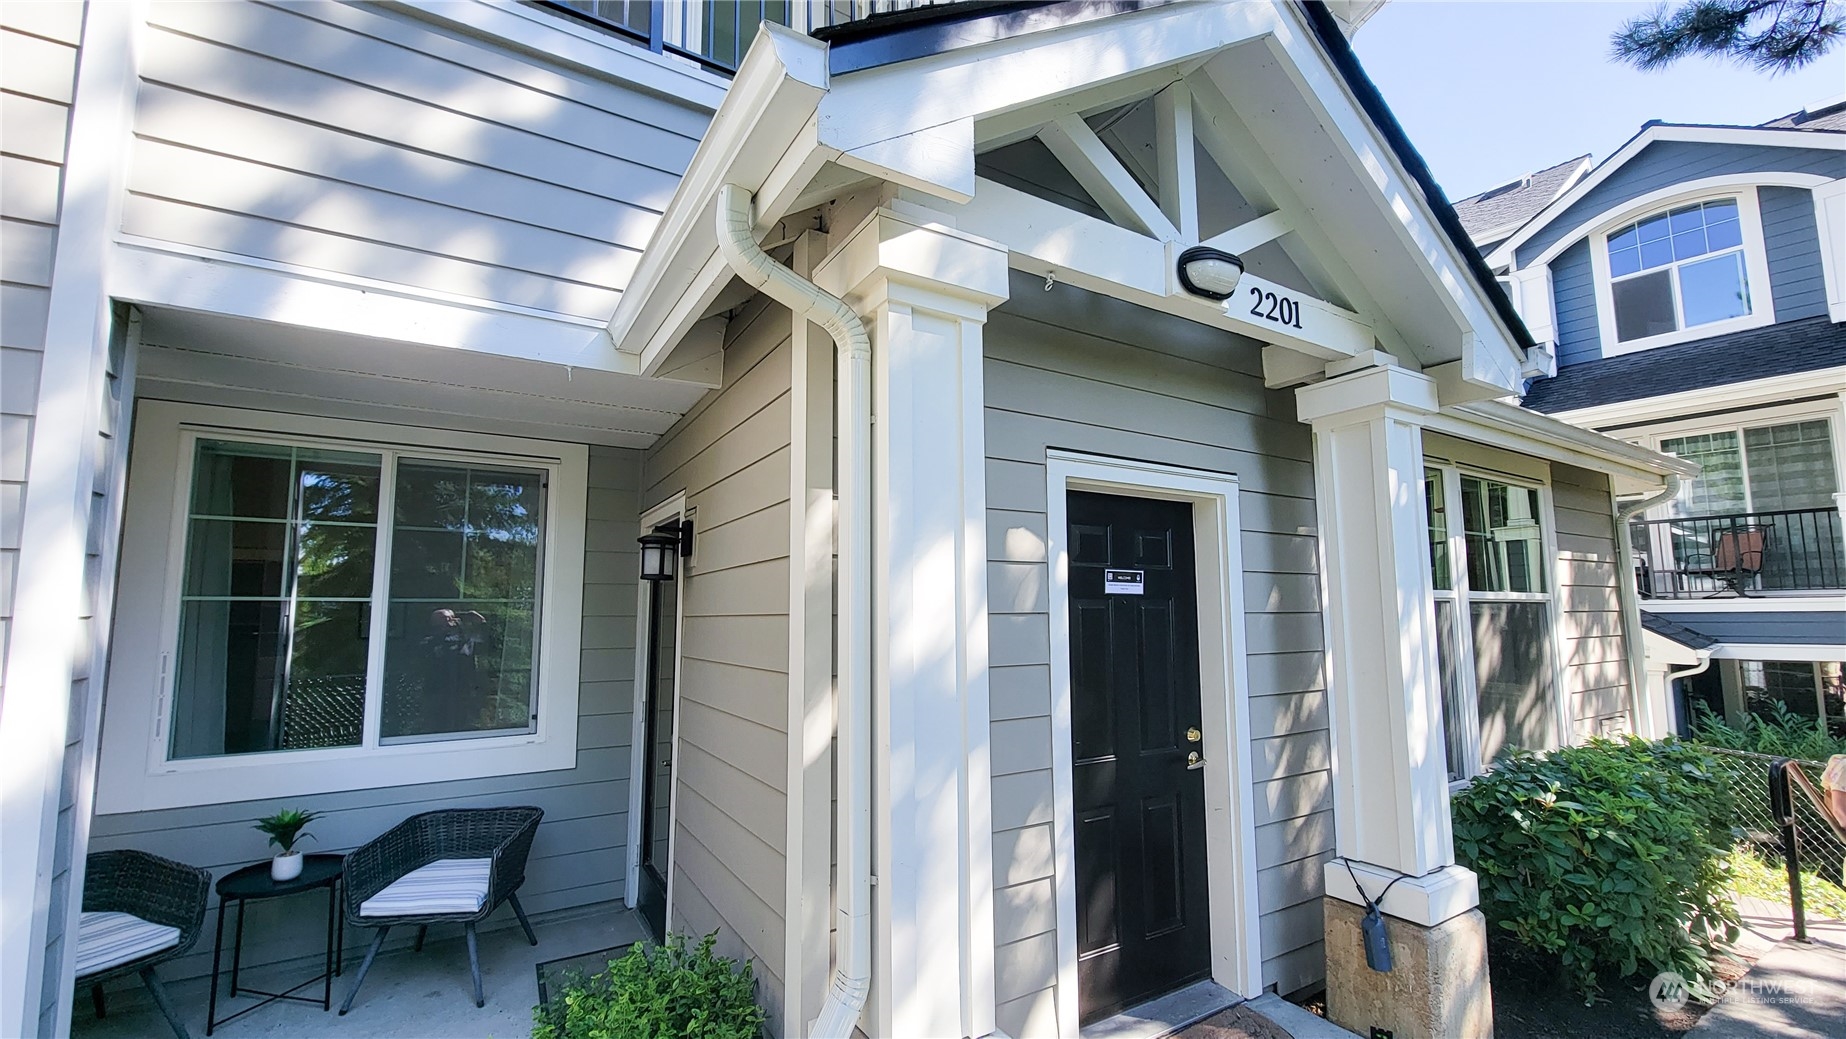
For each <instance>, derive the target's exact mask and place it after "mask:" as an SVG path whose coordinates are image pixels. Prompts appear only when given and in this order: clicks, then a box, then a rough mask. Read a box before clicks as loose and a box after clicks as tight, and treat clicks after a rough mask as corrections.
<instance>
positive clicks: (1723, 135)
mask: <svg viewBox="0 0 1846 1039" xmlns="http://www.w3.org/2000/svg"><path fill="white" fill-rule="evenodd" d="M1656 141H1685V142H1690V143H1704V144H1751V145H1768V146H1772V147H1786V148H1818V149H1822V150H1827V151H1846V132H1839V131H1832V130H1798V129H1789V128H1773V129H1771V128H1762V127H1740V126H1697V125H1690V124H1682V123H1661V122H1651V123H1648V124H1647V125H1646V126H1644V127H1642V128H1641V131H1640V132H1639V133H1637V134H1635V135H1634V136H1633V137H1630V138H1629V139H1628V140H1627V142H1626V143H1624V144H1623V145H1622V146H1621V147H1620V148H1617V149H1616V150H1615V153H1614V154H1612V155H1610V156H1609V157H1608V158H1607V159H1604V160H1603V161H1602V164H1601V165H1599V166H1597V167H1596V169H1594V170H1592V171H1591V172H1590V174H1589V175H1588V176H1586V177H1583V178H1582V179H1581V180H1579V181H1577V183H1576V184H1574V185H1572V186H1571V188H1570V190H1568V191H1566V192H1564V193H1563V194H1561V195H1559V196H1558V197H1557V198H1555V199H1553V200H1552V201H1551V204H1550V205H1547V206H1546V207H1545V208H1544V209H1541V210H1539V211H1538V212H1537V213H1536V214H1534V215H1533V216H1532V218H1531V219H1530V220H1527V221H1526V222H1525V224H1524V225H1522V226H1521V227H1520V229H1519V230H1518V231H1516V232H1514V233H1513V235H1512V237H1510V238H1508V239H1507V240H1506V241H1504V242H1502V243H1500V245H1498V246H1497V247H1495V248H1494V250H1493V252H1492V253H1491V254H1489V255H1488V257H1487V264H1488V265H1489V266H1490V267H1493V268H1496V269H1497V268H1500V267H1505V266H1508V265H1510V264H1512V263H1513V262H1514V259H1515V255H1516V253H1517V251H1518V249H1519V247H1520V246H1522V245H1524V244H1525V243H1526V242H1527V241H1529V240H1531V239H1532V237H1533V236H1535V235H1537V234H1538V232H1539V231H1541V230H1543V229H1544V228H1545V227H1547V226H1548V225H1549V224H1550V223H1551V221H1552V220H1554V219H1556V218H1557V217H1558V216H1559V215H1561V214H1562V213H1563V212H1564V211H1565V210H1567V209H1569V208H1570V207H1571V206H1572V205H1573V204H1575V203H1576V202H1577V200H1579V199H1581V198H1583V197H1584V196H1585V195H1587V194H1589V193H1590V191H1592V190H1593V189H1595V187H1596V186H1597V185H1599V184H1601V183H1602V182H1603V181H1605V180H1608V179H1609V178H1610V177H1611V176H1613V175H1614V174H1615V172H1616V171H1617V170H1619V169H1621V168H1622V167H1623V166H1625V165H1627V163H1628V161H1629V160H1630V159H1633V158H1634V157H1635V156H1637V155H1639V154H1641V152H1642V151H1643V150H1644V149H1646V148H1647V146H1648V145H1650V144H1653V143H1654V142H1656ZM1533 262H1538V261H1533ZM1528 266H1529V264H1528Z"/></svg>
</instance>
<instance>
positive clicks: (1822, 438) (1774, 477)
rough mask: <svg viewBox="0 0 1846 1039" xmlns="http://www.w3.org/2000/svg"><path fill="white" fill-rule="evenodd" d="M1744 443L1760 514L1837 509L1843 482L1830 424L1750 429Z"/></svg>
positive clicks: (1822, 421) (1819, 421)
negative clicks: (1836, 494) (1836, 466)
mask: <svg viewBox="0 0 1846 1039" xmlns="http://www.w3.org/2000/svg"><path fill="white" fill-rule="evenodd" d="M1743 442H1744V449H1745V453H1746V454H1747V455H1748V457H1749V473H1748V478H1749V481H1750V497H1751V499H1752V501H1753V502H1754V503H1755V505H1756V511H1758V512H1774V511H1776V510H1778V509H1825V508H1831V507H1832V506H1833V504H1834V502H1833V494H1834V492H1835V491H1837V490H1839V486H1838V483H1839V481H1838V479H1837V478H1836V476H1835V471H1834V467H1833V440H1832V438H1831V437H1830V436H1829V435H1828V429H1827V422H1826V420H1825V419H1814V420H1812V421H1808V422H1791V423H1788V424H1786V425H1780V426H1759V427H1757V428H1756V429H1746V430H1744V431H1743Z"/></svg>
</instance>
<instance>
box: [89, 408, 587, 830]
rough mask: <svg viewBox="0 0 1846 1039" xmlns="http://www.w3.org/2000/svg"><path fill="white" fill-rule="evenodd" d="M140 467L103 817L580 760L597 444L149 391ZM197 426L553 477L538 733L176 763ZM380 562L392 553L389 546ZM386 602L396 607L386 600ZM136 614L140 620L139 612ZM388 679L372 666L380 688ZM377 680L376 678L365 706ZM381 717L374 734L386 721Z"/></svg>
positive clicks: (117, 642)
mask: <svg viewBox="0 0 1846 1039" xmlns="http://www.w3.org/2000/svg"><path fill="white" fill-rule="evenodd" d="M137 412H138V413H137V415H136V430H135V446H134V451H135V457H136V471H137V476H136V478H135V479H133V480H131V481H130V484H129V490H128V502H127V515H128V520H127V524H126V526H125V528H124V533H123V550H122V572H121V578H120V586H119V592H118V602H119V608H118V613H117V617H118V624H117V626H116V632H115V638H114V643H113V649H112V660H113V662H114V665H115V666H113V667H112V668H111V669H110V676H109V689H108V694H107V696H106V698H105V700H104V729H103V748H102V754H101V755H100V762H99V769H100V774H99V777H98V782H97V787H96V811H97V812H98V813H99V814H105V815H106V814H113V813H121V812H136V811H147V810H152V809H160V808H180V807H190V806H195V805H209V804H222V803H227V802H232V801H248V800H256V799H261V798H268V797H288V796H295V795H301V794H309V793H314V794H321V793H328V792H332V791H339V790H364V789H372V788H377V787H390V786H400V785H405V784H413V783H431V782H440V781H443V780H451V779H468V778H478V777H482V776H501V775H517V774H522V773H528V772H544V771H552V770H557V769H567V768H571V767H574V765H575V764H576V757H577V698H578V665H579V660H578V655H579V649H580V645H581V641H582V613H583V559H584V556H583V552H584V534H585V527H586V516H587V512H586V502H587V496H588V492H587V487H588V482H589V451H588V449H587V448H586V447H584V446H582V445H579V444H563V443H556V442H550V441H541V440H526V439H518V438H512V437H502V436H496V435H489V434H483V433H462V432H456V431H452V430H438V429H425V428H415V427H409V426H394V425H386V424H383V423H374V422H349V421H344V420H339V419H332V418H319V417H308V416H300V415H284V414H279V413H270V412H261V411H247V410H243V409H237V408H221V407H206V406H200V405H188V404H178V403H172V402H167V401H146V402H144V403H143V404H141V406H140V407H139V408H138V409H137ZM200 431H206V432H208V433H210V434H211V435H213V436H221V437H224V438H228V439H238V438H240V437H244V438H253V439H259V440H276V439H283V440H288V441H313V442H315V443H316V444H324V445H326V446H329V447H337V448H358V449H362V450H363V449H372V450H377V449H380V448H383V449H385V450H396V449H402V450H407V451H413V452H415V453H416V454H417V455H418V456H420V457H421V456H425V455H429V456H435V457H450V458H471V459H475V460H481V459H485V460H489V461H492V462H497V463H509V464H517V465H519V466H522V467H526V468H533V469H540V470H543V471H544V472H546V473H547V474H548V477H549V485H550V486H549V489H548V491H547V500H546V506H545V511H546V516H545V523H544V530H545V539H546V540H545V544H544V547H543V549H542V551H541V564H540V582H541V585H540V587H541V589H542V590H541V593H540V600H539V609H538V612H539V616H540V617H541V618H542V621H541V623H540V625H539V632H538V641H537V647H536V649H537V652H536V654H535V666H536V667H537V669H538V672H539V677H538V689H537V693H536V703H535V712H536V714H537V720H536V722H535V723H534V726H533V729H532V731H531V732H524V733H516V734H511V735H501V736H484V737H477V738H462V739H450V740H433V741H429V742H416V743H394V744H383V743H380V742H379V740H378V739H377V738H376V737H375V736H374V737H372V738H369V739H368V740H367V741H366V742H365V743H363V744H362V745H360V746H354V747H337V748H317V749H311V750H308V749H304V750H289V751H271V752H262V753H246V754H227V755H220V756H214V757H198V758H173V757H172V756H171V754H170V753H169V750H168V736H169V729H170V725H169V723H168V721H167V715H168V712H169V711H170V710H171V705H172V704H173V703H174V702H175V697H174V690H173V689H172V677H173V675H174V674H175V672H176V670H177V669H176V668H175V667H174V664H173V657H174V652H173V647H174V646H175V645H177V639H178V626H179V608H178V607H179V600H180V594H179V593H180V583H179V582H180V573H181V570H182V566H183V560H184V553H185V548H186V537H185V533H186V509H187V506H188V497H189V495H188V494H187V493H185V492H187V491H189V490H190V487H191V475H190V474H191V467H192V456H191V453H190V450H189V449H188V447H187V445H189V443H190V441H191V439H192V437H193V436H194V435H196V434H197V433H198V432H200ZM375 565H376V568H377V569H378V570H379V571H380V572H385V573H388V572H389V567H390V560H389V558H388V557H386V556H384V555H381V556H380V557H379V559H378V560H377V562H376V564H375ZM379 612H380V613H382V612H383V611H379ZM131 618H132V619H135V621H134V622H132V623H131V622H130V620H131ZM381 677H382V676H381V675H380V674H376V673H374V674H371V675H370V676H369V677H368V687H371V686H376V685H377V684H378V683H379V681H380V680H381ZM377 698H378V697H377V691H376V690H375V689H371V688H368V694H367V710H368V714H375V712H376V710H377V706H376V703H375V701H376V700H377ZM376 728H377V727H376V725H375V724H370V723H368V726H367V731H368V733H372V732H375V730H376Z"/></svg>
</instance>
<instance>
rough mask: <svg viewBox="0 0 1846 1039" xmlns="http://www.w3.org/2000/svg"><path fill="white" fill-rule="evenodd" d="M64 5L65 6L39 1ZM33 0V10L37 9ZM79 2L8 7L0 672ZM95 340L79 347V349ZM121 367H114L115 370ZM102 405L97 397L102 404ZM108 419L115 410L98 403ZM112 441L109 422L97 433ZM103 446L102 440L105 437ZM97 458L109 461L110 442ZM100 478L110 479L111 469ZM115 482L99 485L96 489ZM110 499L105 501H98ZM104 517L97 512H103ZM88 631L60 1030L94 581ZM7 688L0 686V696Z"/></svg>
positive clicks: (47, 984) (69, 759)
mask: <svg viewBox="0 0 1846 1039" xmlns="http://www.w3.org/2000/svg"><path fill="white" fill-rule="evenodd" d="M54 6H55V7H57V8H58V9H57V10H47V9H42V8H51V7H54ZM29 8H34V9H29ZM82 19H83V5H81V4H63V5H50V4H45V5H27V4H7V5H5V6H4V7H0V126H3V127H4V128H5V136H4V137H3V138H0V676H4V675H5V673H6V670H7V667H6V658H7V651H8V648H9V638H10V633H11V629H12V619H13V600H14V595H15V592H16V588H15V584H16V583H17V581H16V578H17V571H18V563H19V547H20V527H21V524H22V522H23V518H24V510H25V499H26V489H27V480H28V477H29V475H30V474H29V469H30V466H29V458H30V455H31V449H32V436H33V432H34V428H35V419H36V416H37V414H38V410H39V407H38V403H39V402H38V398H39V376H40V372H41V370H42V369H43V367H44V366H43V363H42V361H43V358H44V351H45V346H46V343H45V317H46V312H47V306H48V304H49V301H50V297H51V289H50V285H51V272H52V258H53V251H54V249H55V248H56V245H57V225H58V215H59V208H60V205H61V202H62V199H61V194H62V189H63V172H64V170H63V163H64V153H65V144H66V139H67V136H68V125H69V118H70V105H71V99H72V95H73V93H74V92H75V87H76V73H77V54H78V46H79V43H80V38H81V34H82ZM86 345H87V344H72V346H73V348H76V349H82V348H85V346H86ZM113 374H114V373H113V372H111V375H113ZM98 403H99V405H100V403H101V402H98ZM98 414H99V415H101V416H102V418H103V419H104V421H105V422H107V421H108V420H109V419H110V418H113V417H114V415H115V412H114V411H113V410H112V409H104V408H102V407H100V406H99V408H98ZM101 432H102V434H103V435H104V436H105V437H108V436H110V435H111V434H113V432H114V431H113V429H109V428H105V429H103V430H101ZM104 446H105V447H106V446H107V445H106V444H105V445H104ZM99 457H101V458H104V459H106V458H108V457H109V453H108V452H107V451H106V450H105V451H103V452H102V453H101V454H100V455H99ZM102 468H103V473H102V476H103V478H104V480H105V481H106V480H107V466H106V465H105V466H103V467H102ZM106 487H107V483H106V482H105V483H104V484H102V485H99V487H98V488H97V490H98V492H99V494H100V492H101V491H102V490H103V489H105V488H106ZM99 504H102V503H99ZM98 514H100V513H98ZM101 533H102V531H101V529H100V525H98V527H97V529H94V530H91V531H90V532H89V534H90V537H89V538H88V543H87V545H86V548H87V549H88V552H89V557H90V559H89V563H90V565H88V566H86V568H85V572H86V575H89V576H90V577H92V578H93V577H94V575H95V574H97V572H98V570H99V567H98V566H97V565H96V560H97V558H98V550H99V541H98V538H99V537H100V535H101ZM85 593H86V594H85V595H84V599H83V602H84V628H83V631H82V634H81V637H80V641H79V642H78V645H77V647H76V652H75V654H74V657H73V659H74V660H76V661H78V664H77V666H76V668H75V670H74V671H73V673H72V678H73V681H72V683H71V685H70V687H69V690H68V692H69V694H70V701H69V704H70V722H69V727H68V728H67V729H66V730H65V731H66V742H65V747H64V767H63V773H62V775H63V781H62V789H61V791H60V793H59V799H58V812H57V817H56V819H55V820H54V821H53V824H52V825H53V829H52V834H51V839H52V841H53V857H52V864H51V875H50V877H49V878H47V880H46V883H47V886H48V887H49V890H50V909H49V912H48V915H47V917H46V929H45V959H44V963H45V973H44V976H43V983H42V984H41V985H40V988H39V991H38V993H37V1002H38V1014H39V1031H40V1033H41V1034H43V1035H52V1034H54V1033H55V1032H56V1031H57V1020H58V1012H59V1010H60V1004H59V998H58V997H59V992H60V991H61V988H62V986H61V978H60V974H61V965H62V962H63V957H64V951H65V943H64V922H65V916H66V913H67V910H68V908H69V904H70V902H69V900H70V897H71V858H72V854H71V853H72V845H73V842H74V840H75V834H76V830H77V807H76V796H77V789H78V783H77V775H78V771H79V764H80V763H81V761H82V758H83V750H84V747H83V736H84V722H85V710H84V709H85V706H86V705H87V703H88V701H89V693H90V683H89V680H88V670H89V661H90V649H91V644H90V638H91V637H92V631H91V625H90V623H89V614H90V612H91V609H92V608H93V604H94V603H95V588H94V586H93V582H92V581H86V588H85ZM4 696H5V690H4V688H3V687H0V699H3V698H4Z"/></svg>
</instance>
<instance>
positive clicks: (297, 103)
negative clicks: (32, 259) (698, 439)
mask: <svg viewBox="0 0 1846 1039" xmlns="http://www.w3.org/2000/svg"><path fill="white" fill-rule="evenodd" d="M468 2H474V0H468ZM149 21H150V29H149V31H148V32H147V34H146V36H145V37H144V40H143V46H142V88H141V91H140V94H139V97H138V100H137V111H136V122H135V133H136V146H135V154H134V158H133V162H132V163H131V164H130V167H129V169H130V174H129V195H128V198H127V200H126V204H125V207H124V212H123V216H122V221H123V229H124V230H125V231H128V232H129V233H132V234H138V235H144V236H147V237H150V238H157V239H162V240H166V241H172V242H178V243H182V244H186V245H191V246H199V247H204V248H209V249H214V250H220V251H224V252H230V253H237V254H242V255H248V256H254V257H258V258H262V259H266V260H276V261H284V262H287V263H290V264H294V265H297V266H305V267H310V268H319V269H325V270H329V271H337V272H340V273H343V274H351V275H357V276H361V277H366V278H374V279H378V280H382V281H387V282H394V283H398V284H404V285H409V286H413V287H416V288H420V289H426V290H432V291H436V292H444V293H455V294H459V295H463V296H468V297H474V298H480V299H485V300H491V301H496V302H500V303H507V304H514V305H518V306H524V307H531V308H535V309H539V310H544V311H551V312H557V313H563V314H568V315H574V316H582V317H594V318H606V317H607V316H608V315H609V313H610V312H611V311H612V310H613V309H614V306H615V301H616V300H617V298H619V295H620V291H621V288H622V286H623V285H625V284H626V283H627V281H628V278H629V276H630V275H631V274H632V273H633V270H634V266H635V263H636V261H637V259H638V257H639V255H640V251H641V249H642V247H643V246H645V244H646V243H647V240H648V238H649V236H650V235H651V234H652V233H653V229H654V226H655V224H656V223H657V222H658V219H659V215H660V213H661V211H662V210H663V209H664V208H665V206H666V203H667V201H668V200H669V199H670V198H671V197H672V193H673V190H674V188H675V186H676V184H677V182H678V177H679V174H680V173H681V172H682V171H683V170H684V169H685V166H686V164H687V162H688V161H690V159H691V156H692V152H693V149H694V148H695V147H696V145H697V141H698V138H699V136H700V135H701V134H702V133H703V132H704V128H705V124H706V120H707V118H708V117H707V116H706V115H705V114H703V113H701V112H699V111H698V110H696V109H694V108H691V107H689V106H683V105H678V104H675V103H673V102H671V101H668V100H665V99H663V98H659V97H655V96H653V95H650V94H646V93H642V92H639V91H636V90H633V89H631V88H628V87H625V86H623V85H621V84H619V83H617V82H616V81H614V80H612V79H603V78H598V77H595V76H593V75H591V74H589V73H588V72H585V71H583V70H580V69H575V68H567V67H565V66H563V65H561V64H557V65H553V64H549V63H546V62H545V61H544V60H543V59H542V58H541V57H539V56H534V55H528V54H518V53H514V52H512V51H510V50H506V49H502V48H497V47H494V46H491V45H489V44H486V43H483V42H480V41H474V40H469V39H466V38H463V37H460V36H456V35H450V34H447V33H443V32H439V31H437V30H436V29H434V28H433V27H432V26H430V25H428V24H426V23H424V22H422V21H418V20H416V19H414V18H412V17H409V16H407V15H404V14H401V13H397V12H393V11H391V10H390V9H389V8H386V7H382V6H377V5H349V4H343V3H333V2H329V0H312V2H306V3H292V4H271V3H264V2H249V3H236V4H191V3H158V4H156V5H154V7H153V8H152V11H151V13H150V17H149Z"/></svg>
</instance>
